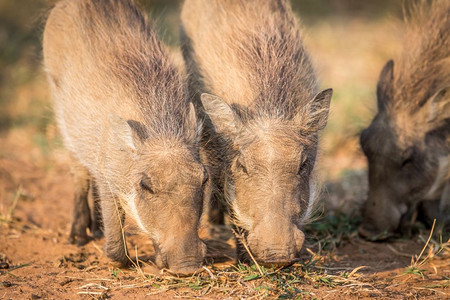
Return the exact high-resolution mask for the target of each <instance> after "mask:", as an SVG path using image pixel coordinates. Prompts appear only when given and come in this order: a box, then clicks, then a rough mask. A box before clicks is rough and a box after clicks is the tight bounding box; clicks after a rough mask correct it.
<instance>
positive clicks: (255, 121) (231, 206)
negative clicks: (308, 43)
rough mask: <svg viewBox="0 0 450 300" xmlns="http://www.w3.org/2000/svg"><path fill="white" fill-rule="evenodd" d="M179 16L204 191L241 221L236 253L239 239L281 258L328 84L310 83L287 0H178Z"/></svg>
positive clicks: (298, 238)
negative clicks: (205, 176)
mask: <svg viewBox="0 0 450 300" xmlns="http://www.w3.org/2000/svg"><path fill="white" fill-rule="evenodd" d="M181 18H182V24H183V26H182V32H181V33H182V38H183V39H184V41H183V52H184V56H185V60H186V65H187V69H188V71H189V73H190V75H191V76H190V88H191V96H192V97H194V98H195V99H196V100H197V101H196V104H197V108H198V112H199V114H200V113H201V114H202V118H204V119H205V127H206V128H205V131H204V134H203V136H202V149H203V150H204V152H205V153H206V157H207V164H208V165H209V167H210V168H211V170H212V171H211V174H212V176H211V177H213V178H212V179H213V184H214V187H215V191H214V192H213V200H212V201H221V200H222V199H225V200H226V201H225V202H226V203H225V206H226V208H227V209H228V211H229V212H230V215H231V217H232V221H233V223H234V225H235V227H237V228H238V229H239V230H242V235H241V234H239V236H240V238H238V239H237V241H238V243H237V244H238V259H240V260H241V259H243V260H245V259H248V257H246V253H245V251H244V248H243V247H242V246H245V245H243V244H242V243H247V245H248V248H249V250H250V251H251V253H252V255H253V256H254V257H255V259H256V260H257V261H258V262H259V263H262V264H266V265H287V264H290V263H292V262H293V261H295V260H297V259H298V255H299V251H300V249H301V247H302V245H303V242H304V233H303V232H302V231H301V226H302V224H303V223H304V222H305V221H306V220H307V219H308V217H309V216H310V214H311V211H312V209H313V207H314V204H315V203H316V201H315V199H316V198H315V192H316V181H315V178H314V165H315V160H316V154H317V147H318V131H319V130H321V129H322V128H324V126H325V124H326V122H327V118H328V109H329V104H330V98H331V95H332V90H331V89H327V90H324V91H322V92H319V89H318V84H317V79H316V75H315V72H314V70H313V66H312V64H311V61H310V58H309V55H308V54H307V52H306V51H305V48H304V45H303V42H302V39H301V34H300V30H299V26H298V24H297V20H296V19H295V17H294V14H293V12H292V10H291V7H290V5H289V3H288V2H287V1H282V0H264V1H262V0H258V1H256V0H253V1H251V0H245V1H244V0H225V1H223V0H214V1H212V0H187V1H185V3H184V6H183V9H182V14H181ZM202 92H207V93H208V94H206V93H203V94H201V102H200V93H202ZM209 93H211V94H209ZM212 94H213V95H212ZM203 111H204V112H205V113H206V115H205V114H204V112H203ZM211 215H214V216H215V217H217V214H215V213H214V210H212V213H211ZM218 219H219V220H220V219H221V217H219V218H218Z"/></svg>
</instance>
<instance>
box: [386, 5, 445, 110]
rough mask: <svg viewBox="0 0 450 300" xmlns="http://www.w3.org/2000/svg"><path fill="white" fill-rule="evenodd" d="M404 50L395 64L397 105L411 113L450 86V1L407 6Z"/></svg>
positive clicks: (395, 96) (395, 106)
mask: <svg viewBox="0 0 450 300" xmlns="http://www.w3.org/2000/svg"><path fill="white" fill-rule="evenodd" d="M404 15H405V25H406V26H405V27H406V32H405V39H404V42H403V45H404V48H403V52H402V54H401V56H400V58H399V59H398V61H396V64H395V66H394V90H395V95H394V99H393V100H394V101H395V103H394V106H393V107H394V108H397V109H405V108H406V109H407V110H408V111H410V112H411V113H413V112H414V111H416V110H417V109H419V108H420V107H421V106H423V105H424V104H425V102H426V101H427V100H428V99H429V98H430V97H431V96H432V95H433V94H435V93H436V92H438V91H439V90H440V89H442V88H445V87H448V86H450V72H449V70H450V1H448V0H435V1H432V2H431V3H429V1H426V0H419V1H418V2H416V3H415V4H413V5H411V6H410V7H409V8H407V9H405V13H404Z"/></svg>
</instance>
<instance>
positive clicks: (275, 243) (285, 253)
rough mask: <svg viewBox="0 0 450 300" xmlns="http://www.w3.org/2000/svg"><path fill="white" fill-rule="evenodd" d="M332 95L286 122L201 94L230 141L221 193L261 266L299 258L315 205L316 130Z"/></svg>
mask: <svg viewBox="0 0 450 300" xmlns="http://www.w3.org/2000/svg"><path fill="white" fill-rule="evenodd" d="M331 94H332V91H331V90H325V91H324V92H321V93H319V94H318V95H317V96H316V97H315V98H314V99H311V101H310V102H309V103H308V107H304V108H300V110H301V111H300V112H298V113H297V114H296V115H294V116H293V117H291V118H289V119H283V118H279V117H275V118H274V117H270V116H267V115H264V114H261V113H260V112H259V113H258V110H252V109H251V108H242V107H241V108H239V107H238V106H235V105H231V106H230V105H228V104H226V103H225V102H224V101H223V100H221V99H220V98H218V97H215V96H212V95H208V94H203V95H202V102H203V106H204V108H205V111H206V113H207V114H208V116H209V117H210V119H211V121H212V123H213V125H214V129H215V130H216V131H217V132H218V133H219V134H222V135H223V136H225V137H226V139H228V140H229V141H230V149H229V153H228V154H227V155H226V159H227V161H228V162H227V163H226V165H228V166H229V167H228V169H227V170H226V173H227V174H226V175H225V176H226V180H225V185H226V186H225V193H226V198H227V200H228V201H229V204H230V209H231V214H232V216H233V217H234V222H235V225H236V226H237V227H239V228H240V229H244V234H243V238H244V239H245V241H243V242H246V243H247V244H248V247H249V250H250V251H251V253H252V254H253V256H254V257H255V258H256V260H257V261H259V262H260V263H262V264H266V265H287V264H290V263H292V262H294V261H295V260H297V259H298V255H299V251H300V249H301V247H302V245H303V242H304V234H303V232H302V231H301V230H300V226H301V224H302V221H303V220H305V219H307V218H308V216H309V215H310V213H311V210H312V208H313V205H314V201H315V197H314V194H315V192H316V185H315V178H314V176H313V169H314V164H315V160H316V153H317V131H318V130H320V129H321V128H323V127H324V126H325V124H326V121H327V117H328V107H329V103H330V98H331Z"/></svg>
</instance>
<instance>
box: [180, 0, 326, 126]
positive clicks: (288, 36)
mask: <svg viewBox="0 0 450 300" xmlns="http://www.w3.org/2000/svg"><path fill="white" fill-rule="evenodd" d="M196 6H202V9H201V11H203V12H204V14H202V15H200V16H198V18H208V22H202V23H207V24H209V26H204V27H201V26H200V25H198V24H200V23H199V21H198V20H196V19H195V18H193V16H195V15H196V14H195V11H196V10H197V8H196ZM212 8H214V9H212ZM210 10H214V12H215V14H211V13H209V11H210ZM183 13H184V14H185V15H186V17H184V18H183V17H182V18H183V19H184V21H185V24H184V26H185V27H186V28H185V30H186V31H189V32H188V35H191V36H192V35H198V36H197V38H192V40H193V43H198V44H197V45H193V46H194V47H195V49H196V56H195V57H194V60H195V61H196V62H197V65H198V68H199V73H200V74H201V76H202V80H203V85H204V86H205V87H206V89H205V90H206V91H208V90H212V91H214V93H215V94H216V95H217V96H219V97H221V98H223V99H224V100H225V101H226V102H227V103H228V104H235V105H236V106H240V107H243V108H245V109H243V110H242V112H244V113H245V111H247V112H249V113H251V112H253V113H254V114H256V117H262V118H280V119H291V118H292V117H293V116H295V115H296V114H298V112H299V110H301V108H303V107H309V106H310V105H312V104H311V102H312V100H313V98H314V96H315V95H316V94H317V92H318V84H317V80H316V74H315V71H314V68H313V66H312V63H311V60H310V58H309V55H308V54H307V52H306V50H305V47H304V44H303V42H302V38H301V32H300V26H299V24H298V21H297V19H296V18H295V16H294V13H293V12H292V9H291V7H290V5H289V2H288V1H285V0H276V1H273V0H220V1H219V0H213V1H206V0H203V1H195V3H194V5H191V7H185V8H184V9H183ZM262 16H263V17H262ZM200 35H203V36H205V38H202V37H200ZM211 40H216V41H217V42H214V43H208V42H207V41H211ZM217 65H220V66H221V68H217ZM211 70H217V71H214V72H211ZM302 111H304V112H305V114H307V113H308V110H306V109H305V110H302ZM243 117H244V118H245V116H243ZM306 117H307V116H306V115H305V118H306Z"/></svg>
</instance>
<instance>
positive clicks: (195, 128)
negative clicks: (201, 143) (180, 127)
mask: <svg viewBox="0 0 450 300" xmlns="http://www.w3.org/2000/svg"><path fill="white" fill-rule="evenodd" d="M185 123H186V138H187V139H188V140H189V141H197V142H198V139H199V137H200V132H201V127H202V125H201V123H200V122H198V121H197V114H196V113H195V107H194V104H192V102H190V103H189V111H188V113H187V116H186V120H185Z"/></svg>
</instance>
